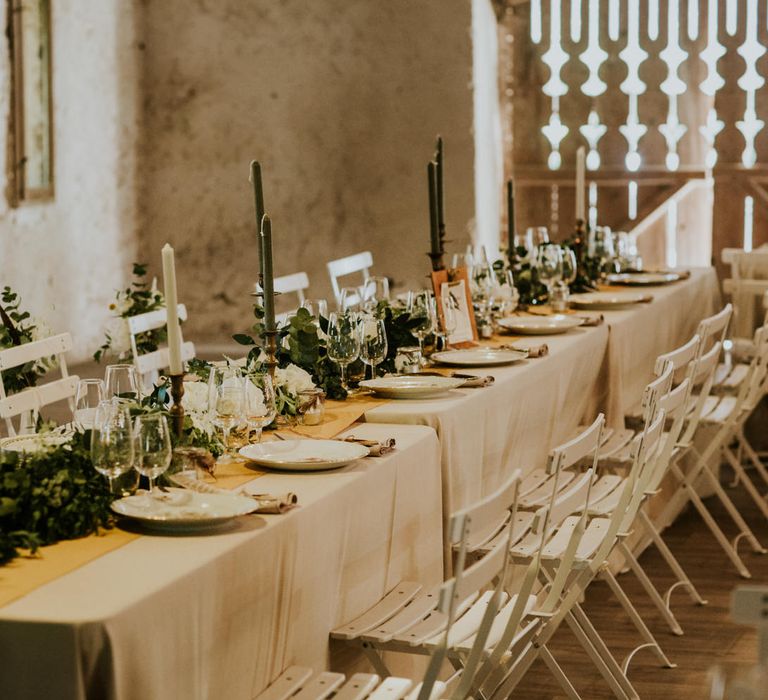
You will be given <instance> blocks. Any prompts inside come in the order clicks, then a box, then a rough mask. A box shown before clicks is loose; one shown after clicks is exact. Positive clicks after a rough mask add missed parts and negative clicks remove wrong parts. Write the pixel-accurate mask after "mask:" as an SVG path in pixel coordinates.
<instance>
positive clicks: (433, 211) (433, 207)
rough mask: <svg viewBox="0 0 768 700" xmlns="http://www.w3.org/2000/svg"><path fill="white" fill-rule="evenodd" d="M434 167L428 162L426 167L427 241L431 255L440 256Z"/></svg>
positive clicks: (432, 163) (433, 164)
mask: <svg viewBox="0 0 768 700" xmlns="http://www.w3.org/2000/svg"><path fill="white" fill-rule="evenodd" d="M436 170H437V168H436V166H435V163H434V162H430V163H429V165H428V166H427V180H428V181H429V241H430V245H431V247H432V253H434V254H435V255H439V254H440V233H439V231H438V226H437V179H436Z"/></svg>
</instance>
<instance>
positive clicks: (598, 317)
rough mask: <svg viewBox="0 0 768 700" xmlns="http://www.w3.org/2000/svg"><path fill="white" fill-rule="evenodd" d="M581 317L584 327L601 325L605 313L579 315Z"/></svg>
mask: <svg viewBox="0 0 768 700" xmlns="http://www.w3.org/2000/svg"><path fill="white" fill-rule="evenodd" d="M579 318H580V319H583V322H582V324H581V325H582V327H589V326H599V325H600V324H601V323H603V322H604V321H605V316H603V314H594V315H590V316H579Z"/></svg>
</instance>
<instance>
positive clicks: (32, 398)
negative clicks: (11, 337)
mask: <svg viewBox="0 0 768 700" xmlns="http://www.w3.org/2000/svg"><path fill="white" fill-rule="evenodd" d="M71 349H72V336H71V335H70V334H69V333H59V334H58V335H53V336H51V337H50V338H43V339H42V340H35V341H33V342H31V343H24V344H23V345H17V346H15V347H12V348H6V349H5V350H0V418H2V419H3V420H4V421H5V427H6V430H7V431H8V435H10V436H13V435H16V433H17V431H16V428H15V427H14V425H13V421H12V418H15V417H17V416H18V417H19V419H20V424H19V432H22V433H29V432H34V430H35V423H36V422H37V413H38V411H39V410H40V408H42V407H43V406H47V405H49V404H52V403H56V402H57V401H63V400H65V399H66V400H68V401H69V406H70V408H71V409H73V410H74V397H75V393H76V392H77V383H78V380H79V378H78V377H77V376H74V375H73V376H70V375H69V374H68V371H67V360H66V356H65V353H67V352H68V351H69V350H71ZM50 357H56V360H57V363H58V366H59V370H60V372H61V377H60V378H59V379H55V380H53V381H51V382H48V383H46V384H42V385H40V386H37V387H30V388H28V389H24V390H22V391H19V392H17V393H15V394H12V395H10V396H8V395H7V394H6V391H5V386H4V384H3V377H2V373H3V372H4V371H6V370H9V369H13V368H14V367H21V366H22V365H25V364H27V363H29V362H37V361H41V360H45V359H47V358H50Z"/></svg>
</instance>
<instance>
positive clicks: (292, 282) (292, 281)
mask: <svg viewBox="0 0 768 700" xmlns="http://www.w3.org/2000/svg"><path fill="white" fill-rule="evenodd" d="M274 289H275V292H277V293H278V294H295V295H296V301H297V302H298V303H297V304H296V306H293V307H292V308H291V309H290V310H288V311H284V312H282V313H280V314H277V316H275V321H276V323H277V324H278V325H279V326H281V325H283V324H284V323H285V322H286V321H287V320H288V319H289V318H290V316H291V315H293V314H294V313H295V312H296V309H297V308H298V307H299V306H301V305H302V304H303V303H304V292H305V291H306V290H307V289H309V277H308V276H307V273H306V272H294V273H293V274H292V275H283V276H282V277H275V283H274ZM256 291H257V292H258V291H259V285H258V284H257V285H256ZM283 308H284V305H283Z"/></svg>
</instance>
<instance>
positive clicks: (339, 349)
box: [326, 311, 360, 391]
mask: <svg viewBox="0 0 768 700" xmlns="http://www.w3.org/2000/svg"><path fill="white" fill-rule="evenodd" d="M356 325H357V318H356V315H355V314H353V313H343V312H338V311H334V312H332V313H331V315H330V318H329V319H328V339H327V341H326V350H327V352H328V357H329V358H330V359H331V360H332V361H333V362H335V363H336V364H337V365H338V366H339V373H340V374H341V386H342V388H343V389H344V391H349V389H348V387H347V374H346V371H347V365H349V364H350V363H352V362H354V361H355V360H356V359H357V358H358V356H359V355H360V335H359V333H358V332H357V328H356Z"/></svg>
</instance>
